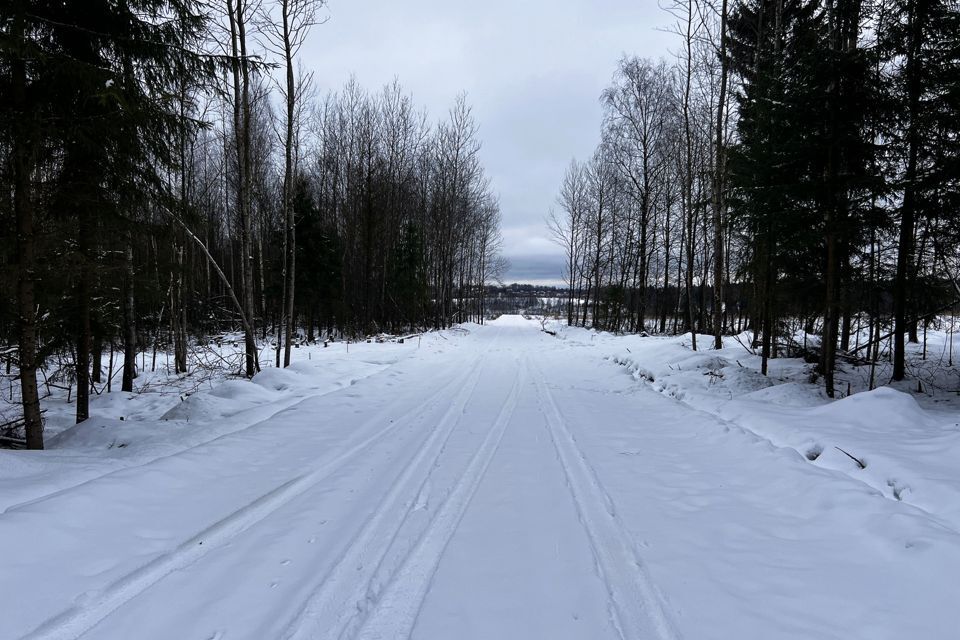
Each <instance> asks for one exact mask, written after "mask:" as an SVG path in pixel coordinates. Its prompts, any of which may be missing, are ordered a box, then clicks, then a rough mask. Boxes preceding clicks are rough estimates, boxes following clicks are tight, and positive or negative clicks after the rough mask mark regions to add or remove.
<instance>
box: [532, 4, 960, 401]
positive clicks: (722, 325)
mask: <svg viewBox="0 0 960 640" xmlns="http://www.w3.org/2000/svg"><path fill="white" fill-rule="evenodd" d="M667 10H668V11H670V12H671V13H672V15H673V16H674V17H675V19H676V22H675V33H676V42H677V55H676V57H675V59H674V60H671V61H662V60H661V61H652V60H646V59H641V58H636V57H627V58H624V59H623V60H621V61H620V63H619V65H618V68H617V70H616V73H615V75H614V78H613V82H612V84H611V86H610V87H609V88H608V89H607V90H606V91H605V92H604V93H603V96H602V103H603V106H604V114H605V115H604V120H603V126H602V134H601V142H600V144H599V146H598V148H597V150H596V152H595V153H594V155H593V157H591V158H589V159H587V160H586V161H584V162H576V161H574V162H573V163H572V164H571V165H570V168H569V170H568V171H567V174H566V176H565V178H564V180H563V183H562V185H561V189H560V195H559V198H558V211H556V212H554V213H552V214H551V216H550V219H549V221H550V224H551V228H552V231H553V235H554V237H555V239H556V241H557V242H559V243H560V244H561V245H562V246H563V247H564V248H565V249H566V253H567V265H566V271H567V278H568V282H569V287H570V289H571V291H572V292H573V294H572V295H571V297H570V302H569V304H568V306H567V310H566V311H567V316H568V320H569V321H570V322H571V323H576V324H581V325H588V324H589V325H592V326H594V327H597V328H602V329H609V330H616V331H648V332H654V331H657V332H664V331H669V330H673V331H675V332H676V331H683V332H692V336H691V338H692V344H693V348H694V349H696V348H697V347H698V345H697V339H696V334H697V333H701V334H703V333H707V334H712V335H713V336H714V346H716V347H717V348H719V346H720V344H721V342H720V341H721V336H722V335H723V334H725V333H732V332H736V331H740V330H741V329H742V328H743V327H749V328H750V329H752V330H753V335H754V337H755V344H754V347H755V348H756V349H758V351H759V353H760V354H761V355H762V367H763V371H764V373H766V370H767V361H768V359H769V358H774V357H777V355H778V354H782V353H785V352H787V351H789V350H790V348H791V347H792V346H795V345H796V343H795V342H794V333H795V332H794V329H793V326H794V322H795V321H797V320H799V321H800V323H801V325H802V327H803V330H804V331H805V332H807V333H810V334H813V333H816V334H819V336H820V348H819V350H818V357H819V371H820V373H821V374H822V375H823V376H824V380H825V383H826V391H827V393H828V394H829V395H831V396H832V395H833V393H834V380H833V373H834V370H835V368H836V362H837V357H838V354H839V355H844V356H851V357H852V356H854V355H855V354H853V353H851V352H852V351H853V348H852V347H851V336H852V335H853V334H856V333H857V329H859V328H861V327H860V323H861V322H863V323H864V326H863V327H862V328H863V329H864V330H866V331H867V332H868V335H869V336H870V337H869V339H868V340H865V341H863V344H860V345H858V346H859V349H860V353H859V354H856V355H857V356H858V357H864V356H865V357H867V358H870V359H872V360H873V361H876V360H877V359H878V358H879V357H880V355H881V345H882V344H886V343H888V342H887V341H888V340H889V343H892V345H891V349H890V352H891V353H890V355H891V357H892V359H893V379H894V380H902V379H903V378H904V376H905V373H906V371H905V352H906V344H905V343H906V342H907V341H914V342H915V341H917V338H918V327H919V326H923V325H925V324H926V323H929V322H931V321H933V320H934V318H935V317H936V315H937V314H938V313H942V312H943V311H944V310H946V309H947V308H949V307H950V306H951V305H952V304H953V303H954V302H955V300H956V298H957V294H958V291H960V289H957V287H956V283H955V282H951V280H952V275H951V274H952V272H953V268H954V266H955V265H956V264H957V259H958V258H960V256H958V255H957V251H956V247H957V235H958V233H960V217H958V216H957V211H958V205H960V3H957V2H955V1H948V0H874V1H871V0H676V1H675V2H673V3H671V4H670V5H669V6H668V7H667Z"/></svg>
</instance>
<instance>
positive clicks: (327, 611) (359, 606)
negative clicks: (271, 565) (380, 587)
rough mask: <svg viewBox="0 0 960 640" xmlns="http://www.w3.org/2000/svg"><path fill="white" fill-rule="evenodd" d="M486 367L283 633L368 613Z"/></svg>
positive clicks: (336, 629)
mask: <svg viewBox="0 0 960 640" xmlns="http://www.w3.org/2000/svg"><path fill="white" fill-rule="evenodd" d="M487 351H488V352H489V349H488V350H487ZM481 372H482V367H481V366H475V367H474V370H473V372H472V374H471V377H470V380H469V382H468V383H467V384H465V385H464V387H463V389H462V390H461V392H460V393H459V394H458V395H457V396H456V398H455V399H454V401H453V403H452V404H451V407H450V409H449V410H448V411H447V412H446V413H445V414H444V416H443V417H442V418H441V420H440V421H439V422H438V423H437V426H436V428H435V429H434V431H433V432H432V433H431V435H430V437H429V439H428V440H427V441H426V442H425V443H424V445H423V447H422V448H421V450H420V452H419V453H418V454H417V456H416V457H415V458H414V459H413V460H411V461H410V462H409V463H408V464H407V466H406V467H405V468H404V470H403V472H402V473H401V475H400V477H399V478H398V479H397V480H396V481H395V482H394V483H393V485H392V486H391V488H390V491H389V492H388V493H387V495H386V496H385V497H384V499H383V500H382V501H381V502H380V504H379V505H378V506H377V508H376V509H375V510H374V512H373V515H372V516H371V517H370V519H368V520H367V522H366V523H365V524H364V526H363V528H362V529H361V531H360V532H359V534H358V535H357V536H356V538H354V541H353V542H352V543H351V544H350V546H349V547H348V548H347V549H346V550H345V551H344V552H343V554H342V555H341V556H340V558H339V559H338V560H337V562H336V564H335V565H334V566H333V568H332V569H331V570H330V571H329V572H328V573H327V574H326V575H325V576H324V578H323V580H322V582H320V583H319V586H318V587H317V589H316V590H315V591H314V593H313V594H312V595H311V596H310V597H309V598H308V600H307V601H306V602H305V603H304V605H303V606H302V608H301V609H300V611H299V612H298V613H297V614H296V616H295V617H294V618H293V620H292V621H291V622H290V623H289V624H288V625H287V628H286V631H285V633H284V634H283V636H282V637H283V638H285V639H286V640H317V639H320V638H324V639H327V638H340V637H343V635H344V634H345V633H347V632H348V630H349V629H350V628H351V625H352V624H353V623H354V618H355V617H356V615H357V613H360V614H362V613H363V611H364V610H365V609H366V608H367V607H368V606H369V605H370V603H371V602H375V601H376V595H375V592H376V586H375V582H376V578H377V576H378V574H379V573H380V570H381V569H382V566H383V562H384V559H385V558H386V556H387V554H388V553H389V551H390V548H391V546H392V545H393V543H394V541H395V540H396V539H397V536H398V534H399V533H400V530H401V529H402V528H403V525H404V523H405V522H406V521H407V518H408V517H409V515H410V514H411V513H412V512H413V511H415V510H416V509H417V506H418V504H419V502H420V500H421V496H422V494H423V493H424V490H425V488H426V487H427V486H428V484H429V482H430V479H431V477H432V475H433V471H434V469H435V468H436V467H437V466H438V462H439V459H440V457H441V456H442V455H443V452H444V449H445V447H446V445H447V442H448V441H449V439H450V436H451V435H452V434H453V432H454V430H455V428H456V426H457V425H458V424H459V422H460V419H461V417H462V415H463V412H464V409H465V407H466V405H467V403H468V402H469V401H470V399H471V398H472V397H473V395H474V393H475V391H476V387H477V385H478V384H479V382H480V377H481ZM448 500H449V499H448Z"/></svg>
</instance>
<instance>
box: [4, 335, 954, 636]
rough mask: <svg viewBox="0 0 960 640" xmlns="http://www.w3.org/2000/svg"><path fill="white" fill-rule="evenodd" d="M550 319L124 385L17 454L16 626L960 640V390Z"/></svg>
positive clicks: (13, 530) (309, 350)
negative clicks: (813, 371)
mask: <svg viewBox="0 0 960 640" xmlns="http://www.w3.org/2000/svg"><path fill="white" fill-rule="evenodd" d="M549 328H550V329H551V330H556V331H557V332H558V335H557V336H556V337H553V336H550V335H548V334H546V333H543V332H542V331H541V324H540V322H539V321H538V320H536V319H530V320H527V319H524V318H522V317H519V316H504V317H502V318H500V319H499V320H497V321H495V322H493V323H490V324H489V325H487V326H478V325H464V326H462V327H460V328H458V329H457V330H455V331H447V332H442V333H430V334H425V335H424V336H423V338H422V340H410V341H406V343H405V344H402V345H401V344H397V343H389V342H387V343H384V344H377V343H371V344H367V343H361V344H352V345H350V347H349V351H348V349H347V348H346V345H345V344H333V345H331V346H330V347H329V348H326V349H324V348H322V347H305V348H303V349H300V350H297V351H296V352H295V364H294V365H293V366H292V367H290V368H289V369H286V370H277V369H272V368H268V369H265V370H264V371H263V372H262V373H260V374H259V375H258V376H257V377H255V378H254V380H253V381H252V382H250V381H243V380H236V379H222V378H221V379H218V380H215V381H211V382H210V383H209V384H206V385H204V387H203V388H202V389H198V390H195V391H193V392H192V393H190V394H189V395H187V394H185V393H182V392H181V393H179V394H176V393H173V394H171V393H167V394H161V393H140V394H119V393H113V394H109V395H110V396H111V397H106V394H105V395H102V396H98V398H97V399H95V401H94V404H93V409H94V411H93V418H92V419H91V420H90V421H88V422H87V423H85V424H84V425H80V426H79V427H73V428H70V429H66V430H64V431H63V432H62V433H61V434H60V435H59V436H57V437H56V438H54V439H53V445H54V448H53V449H51V450H49V451H45V452H25V451H17V452H7V451H3V452H0V497H2V500H0V545H2V547H3V548H4V549H6V550H11V549H13V550H20V551H18V552H14V553H10V552H8V553H5V554H4V555H3V556H2V560H0V593H2V594H4V595H3V598H2V599H0V602H2V603H3V604H2V605H0V638H20V637H27V638H79V637H83V638H85V639H96V638H106V639H120V638H138V639H144V640H149V639H150V638H158V639H159V638H163V639H169V638H199V639H201V640H206V639H209V638H218V639H223V640H232V639H238V638H248V639H251V640H263V639H265V638H271V639H272V638H277V639H306V638H310V639H325V638H356V639H364V640H373V639H375V638H391V639H393V638H414V639H418V640H445V639H447V638H451V637H457V638H464V639H478V640H479V639H485V640H489V639H491V638H497V639H498V640H499V639H505V640H506V639H517V640H521V639H522V640H530V639H532V638H550V639H551V640H555V639H558V640H559V639H571V640H572V639H582V638H591V639H603V638H611V639H617V638H624V639H634V638H637V639H639V638H645V639H649V638H653V639H657V640H668V639H669V640H673V639H679V638H718V639H727V638H772V639H781V638H782V639H793V638H796V639H800V638H804V639H808V638H818V639H819V638H838V639H839V638H844V639H846V638H871V639H874V638H880V639H883V638H890V639H893V638H897V639H900V638H924V639H934V640H936V639H941V638H942V639H944V640H946V639H949V638H955V637H956V630H957V629H960V610H958V608H957V607H956V595H957V590H956V586H955V585H956V576H957V575H958V572H960V497H958V496H960V491H958V489H960V467H958V465H956V460H957V459H958V453H960V451H958V447H960V429H958V427H957V425H958V423H960V412H958V411H957V408H956V407H955V406H954V405H953V404H952V403H949V402H948V403H936V404H934V403H932V402H931V401H930V399H929V398H924V397H921V396H917V395H915V394H913V395H912V394H907V393H904V392H902V391H898V390H894V389H889V388H881V389H878V390H874V391H871V392H864V393H855V394H853V395H851V396H849V397H846V398H842V399H840V400H837V401H833V402H830V401H828V400H826V399H825V398H824V397H823V396H822V394H821V393H820V392H819V391H818V390H817V388H816V387H815V386H814V385H812V384H810V383H809V382H807V381H806V376H807V375H808V373H809V372H808V370H807V369H806V366H805V365H804V364H803V363H802V362H799V361H786V360H783V361H775V362H774V363H773V364H774V367H773V370H772V374H773V375H771V376H770V377H769V378H767V377H763V376H760V375H759V373H758V372H757V362H756V358H755V356H752V355H751V354H749V353H747V352H746V351H745V350H744V349H743V347H742V346H740V345H739V343H737V342H736V341H735V340H731V341H730V343H729V344H726V345H725V348H724V349H722V350H720V351H713V350H704V351H700V352H697V353H694V352H692V351H691V350H690V348H689V336H687V337H686V338H684V337H680V338H641V337H636V336H631V337H624V336H613V335H609V334H597V333H594V332H590V331H586V330H582V329H576V328H570V327H563V326H558V325H556V324H553V325H551V326H550V327H549ZM702 344H703V345H708V344H710V342H709V338H708V337H707V336H704V337H703V340H702ZM937 399H938V400H939V399H942V398H940V397H938V398H937ZM918 400H920V402H918ZM120 416H123V417H124V419H123V420H120ZM121 445H123V446H121ZM837 447H839V448H840V449H843V450H845V451H846V452H848V453H849V454H851V455H852V456H854V457H856V458H857V459H858V460H860V461H861V462H863V463H864V465H865V467H864V468H860V465H859V464H858V463H857V462H855V461H854V460H852V459H851V458H850V457H849V456H847V455H846V454H844V453H842V452H841V451H840V450H839V449H837ZM814 454H816V455H814Z"/></svg>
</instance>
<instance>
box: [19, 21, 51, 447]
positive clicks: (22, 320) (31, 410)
mask: <svg viewBox="0 0 960 640" xmlns="http://www.w3.org/2000/svg"><path fill="white" fill-rule="evenodd" d="M13 15H14V18H13V23H12V34H13V39H14V41H15V42H18V43H21V42H22V41H23V38H24V6H23V3H22V2H18V3H17V7H16V10H15V11H14V14H13ZM15 51H16V52H17V55H15V56H13V61H12V64H11V67H12V85H13V86H12V91H11V93H12V96H11V97H12V99H13V105H14V111H15V114H16V116H18V117H19V119H20V122H19V126H17V127H14V131H13V208H14V213H15V216H16V219H17V321H18V325H19V327H18V328H19V334H20V335H19V338H20V341H19V360H20V403H21V405H22V406H23V420H24V424H25V430H26V436H27V448H28V449H43V417H42V415H41V413H40V394H39V393H38V389H37V309H36V303H35V285H34V278H35V273H34V269H35V268H36V257H35V248H36V245H35V238H34V230H33V199H32V197H31V181H30V178H31V175H32V173H33V165H34V162H35V159H34V158H35V149H36V146H37V140H36V139H35V136H36V135H37V132H36V125H35V117H36V116H35V115H34V114H33V113H31V112H30V110H29V109H28V108H27V104H26V86H27V75H26V65H25V63H24V60H23V58H22V57H20V56H21V54H20V52H22V51H24V48H23V47H22V46H18V47H17V48H16V49H15Z"/></svg>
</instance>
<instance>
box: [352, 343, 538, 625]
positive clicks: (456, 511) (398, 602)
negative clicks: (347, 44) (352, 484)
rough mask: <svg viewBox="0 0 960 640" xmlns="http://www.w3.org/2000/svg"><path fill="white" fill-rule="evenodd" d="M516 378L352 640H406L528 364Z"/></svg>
mask: <svg viewBox="0 0 960 640" xmlns="http://www.w3.org/2000/svg"><path fill="white" fill-rule="evenodd" d="M519 369H520V370H519V372H518V374H517V379H516V381H515V382H514V384H513V388H512V389H511V391H510V395H509V397H508V398H507V401H506V402H505V403H504V405H503V407H502V408H501V410H500V413H499V415H498V416H497V419H496V421H495V422H494V424H493V427H492V428H491V429H490V431H489V432H488V433H487V436H486V438H484V441H483V444H481V445H480V448H479V449H478V450H477V452H476V453H475V454H474V456H473V458H472V459H471V460H470V464H469V465H468V466H467V470H466V471H465V472H464V474H463V476H462V477H461V478H460V480H459V481H458V482H457V484H456V486H455V487H454V488H453V490H452V491H451V492H450V494H449V496H448V497H447V499H446V500H445V501H444V503H443V506H441V507H440V510H439V511H438V512H437V514H436V516H435V517H434V518H433V520H432V521H431V523H430V525H429V527H428V528H427V530H426V532H424V534H423V536H422V537H421V538H420V541H419V542H418V543H417V545H416V547H415V548H414V549H413V550H412V551H411V553H410V555H408V556H407V558H406V559H405V560H404V562H403V565H402V566H401V567H400V570H399V571H398V572H397V574H396V575H395V576H394V577H393V579H392V580H391V581H390V583H389V584H388V585H387V587H386V589H385V591H384V592H383V593H382V595H381V596H380V597H379V599H378V600H377V603H376V605H375V607H374V609H373V610H372V611H371V612H370V613H369V614H368V616H367V618H366V620H364V621H363V622H362V623H361V626H360V630H359V632H358V633H356V634H353V635H351V636H348V637H351V638H356V640H385V639H399V638H409V637H410V635H411V633H412V632H413V627H414V625H415V624H416V621H417V616H418V615H419V613H420V608H421V606H422V605H423V601H424V599H425V598H426V595H427V591H428V590H429V588H430V584H431V582H432V581H433V576H434V574H435V573H436V571H437V566H438V565H439V564H440V558H441V557H442V556H443V552H444V551H445V550H446V548H447V544H449V542H450V540H451V538H453V535H454V533H456V531H457V528H458V527H459V525H460V521H461V520H462V519H463V514H464V513H465V512H466V510H467V507H469V505H470V502H471V501H472V500H473V496H474V495H475V494H476V492H477V489H478V488H479V486H480V483H481V482H482V480H483V478H484V476H485V475H486V473H487V469H488V468H489V467H490V463H491V462H492V461H493V458H494V456H495V455H496V453H497V450H498V449H499V448H500V443H501V442H502V441H503V436H504V433H506V429H507V426H508V425H509V424H510V420H511V419H512V418H513V414H514V411H515V410H516V407H517V402H518V401H519V399H520V391H521V389H522V388H523V386H524V384H525V383H526V381H527V375H526V369H527V367H526V362H525V361H524V362H521V363H519Z"/></svg>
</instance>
